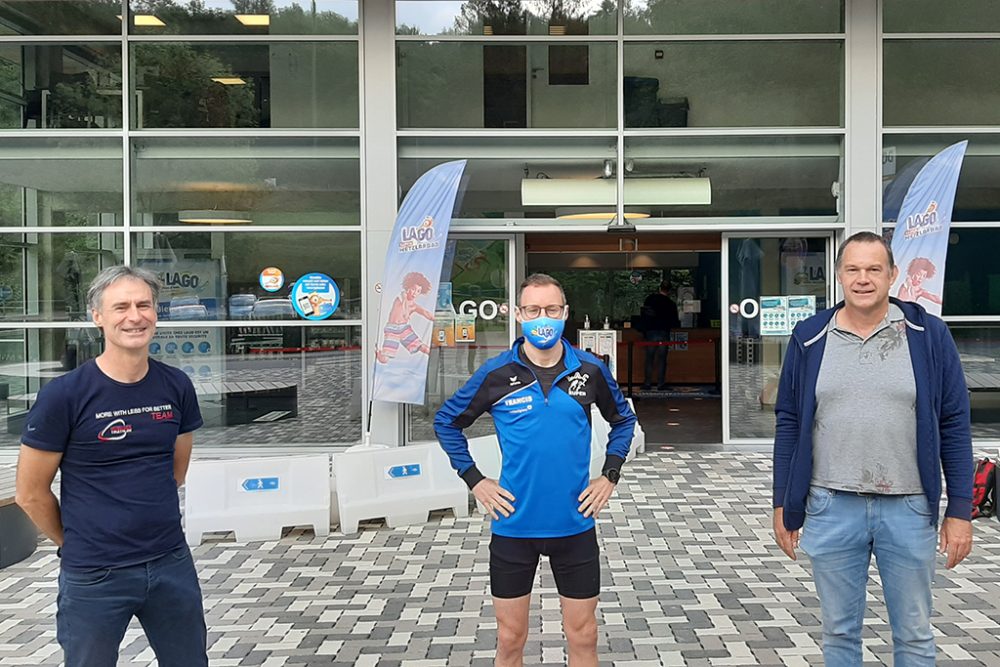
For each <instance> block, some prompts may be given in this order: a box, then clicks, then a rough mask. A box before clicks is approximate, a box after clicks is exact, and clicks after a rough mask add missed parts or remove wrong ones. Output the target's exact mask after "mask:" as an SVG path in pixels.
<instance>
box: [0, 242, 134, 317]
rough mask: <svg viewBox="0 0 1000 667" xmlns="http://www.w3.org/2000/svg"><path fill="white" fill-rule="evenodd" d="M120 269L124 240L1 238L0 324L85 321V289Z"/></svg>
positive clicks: (86, 315) (86, 313)
mask: <svg viewBox="0 0 1000 667" xmlns="http://www.w3.org/2000/svg"><path fill="white" fill-rule="evenodd" d="M121 263H122V235H121V234H120V233H117V234H113V233H107V234H0V320H2V321H42V322H45V321H72V320H89V319H90V315H89V313H88V312H87V308H86V298H87V285H89V284H90V281H91V280H92V279H93V278H94V276H95V275H97V273H98V272H99V271H100V270H101V269H104V268H106V267H108V266H111V265H114V264H121Z"/></svg>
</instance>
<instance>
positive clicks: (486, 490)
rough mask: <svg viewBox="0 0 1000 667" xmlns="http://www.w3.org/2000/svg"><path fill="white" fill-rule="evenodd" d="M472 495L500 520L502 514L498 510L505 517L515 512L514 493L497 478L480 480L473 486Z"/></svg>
mask: <svg viewBox="0 0 1000 667" xmlns="http://www.w3.org/2000/svg"><path fill="white" fill-rule="evenodd" d="M472 495H474V496H475V497H476V500H478V501H479V502H481V503H482V504H483V506H484V507H485V508H486V511H487V512H489V513H490V515H492V517H493V518H494V519H496V520H498V521H499V520H500V516H499V515H498V514H497V512H499V513H500V514H502V515H504V516H505V517H508V516H510V515H511V514H513V513H514V505H513V504H512V503H513V502H514V494H513V493H511V492H510V491H508V490H507V489H505V488H503V487H502V486H500V484H498V483H497V481H496V480H495V479H490V478H489V477H484V478H483V479H481V480H479V483H478V484H476V485H475V486H474V487H472Z"/></svg>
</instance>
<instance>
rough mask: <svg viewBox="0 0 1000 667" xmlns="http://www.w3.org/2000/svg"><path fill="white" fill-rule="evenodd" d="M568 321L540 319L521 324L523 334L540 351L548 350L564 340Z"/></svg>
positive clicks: (551, 318) (549, 318) (552, 318)
mask: <svg viewBox="0 0 1000 667" xmlns="http://www.w3.org/2000/svg"><path fill="white" fill-rule="evenodd" d="M565 326H566V321H565V320H562V319H556V318H554V317H538V318H535V319H533V320H528V321H526V322H521V333H522V334H524V337H525V338H526V339H527V340H528V342H529V343H531V344H532V345H534V346H535V347H537V348H538V349H539V350H547V349H549V348H550V347H552V346H553V345H555V344H556V343H558V342H559V339H560V338H562V334H563V328H564V327H565Z"/></svg>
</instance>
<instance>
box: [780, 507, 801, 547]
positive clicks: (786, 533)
mask: <svg viewBox="0 0 1000 667" xmlns="http://www.w3.org/2000/svg"><path fill="white" fill-rule="evenodd" d="M774 541H775V542H777V543H778V546H779V547H781V550H782V551H784V552H785V555H787V556H788V557H789V558H791V559H792V560H795V559H796V557H795V549H796V548H798V546H799V531H798V530H788V529H787V528H785V508H784V507H775V508H774Z"/></svg>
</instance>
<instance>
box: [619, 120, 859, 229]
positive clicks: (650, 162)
mask: <svg viewBox="0 0 1000 667" xmlns="http://www.w3.org/2000/svg"><path fill="white" fill-rule="evenodd" d="M840 165H841V138H840V137H839V136H827V137H823V136H810V137H726V138H709V137H698V138H694V137H675V138H666V137H658V138H650V137H641V138H640V137H635V138H633V137H628V138H626V140H625V179H626V180H625V205H626V210H627V211H628V212H631V213H634V214H636V215H641V216H649V217H652V218H659V217H674V216H786V215H787V216H796V215H797V216H802V215H822V216H835V215H837V199H836V197H835V196H834V195H833V192H832V185H833V183H834V182H835V181H837V180H838V179H839V178H840Z"/></svg>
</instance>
